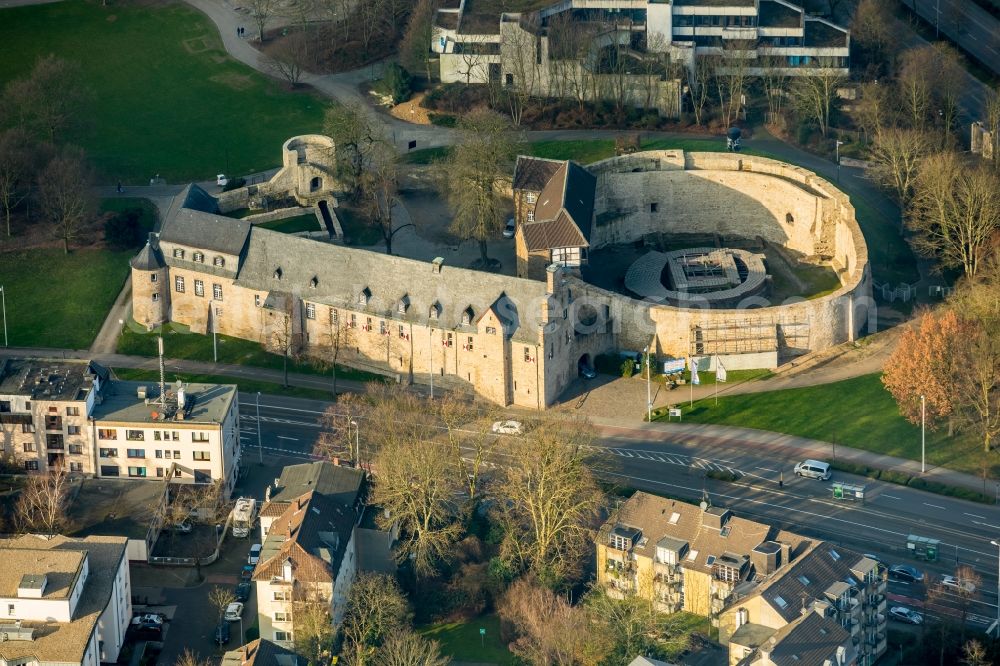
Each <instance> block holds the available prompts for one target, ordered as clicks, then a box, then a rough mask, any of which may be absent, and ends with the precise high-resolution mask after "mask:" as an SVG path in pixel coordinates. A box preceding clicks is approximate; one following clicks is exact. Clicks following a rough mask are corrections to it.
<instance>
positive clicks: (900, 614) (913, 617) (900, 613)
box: [889, 606, 924, 624]
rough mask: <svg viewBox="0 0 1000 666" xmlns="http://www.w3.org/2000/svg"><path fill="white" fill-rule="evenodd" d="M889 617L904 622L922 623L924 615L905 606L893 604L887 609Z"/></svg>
mask: <svg viewBox="0 0 1000 666" xmlns="http://www.w3.org/2000/svg"><path fill="white" fill-rule="evenodd" d="M889 617H891V618H892V619H893V620H899V621H900V622H905V623H906V624H923V621H924V616H923V615H921V614H920V613H918V612H917V611H915V610H913V609H911V608H907V607H906V606H893V607H892V608H890V609H889Z"/></svg>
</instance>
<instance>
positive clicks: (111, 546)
mask: <svg viewBox="0 0 1000 666" xmlns="http://www.w3.org/2000/svg"><path fill="white" fill-rule="evenodd" d="M125 544H126V539H125V538H124V537H96V536H91V537H87V538H86V539H71V538H68V537H64V536H38V535H26V536H22V537H19V538H16V539H3V540H0V562H3V566H2V567H0V609H3V612H2V619H0V635H2V636H3V640H0V663H2V664H21V665H25V666H98V664H101V663H114V662H116V661H117V660H118V657H119V652H120V650H121V648H122V644H123V643H124V640H125V631H126V629H127V628H128V624H129V621H130V620H131V617H132V597H131V585H130V581H129V569H128V560H127V559H126V557H125V547H126V545H125Z"/></svg>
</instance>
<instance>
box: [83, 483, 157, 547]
mask: <svg viewBox="0 0 1000 666" xmlns="http://www.w3.org/2000/svg"><path fill="white" fill-rule="evenodd" d="M165 491H166V484H164V483H163V481H162V480H161V481H153V480H148V481H140V480H131V479H83V480H82V481H81V483H80V490H79V491H78V492H77V494H76V498H75V499H74V500H73V503H72V504H71V505H70V508H69V517H70V520H71V521H72V523H73V524H74V525H78V526H79V528H78V529H77V530H76V531H75V532H73V535H74V536H80V537H85V536H90V535H101V536H123V537H128V538H129V539H145V538H146V534H147V533H148V532H149V525H150V522H151V520H152V518H153V516H154V515H155V513H156V510H157V508H158V507H159V506H160V502H161V501H162V500H163V493H164V492H165Z"/></svg>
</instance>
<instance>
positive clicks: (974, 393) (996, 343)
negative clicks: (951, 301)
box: [957, 313, 1000, 453]
mask: <svg viewBox="0 0 1000 666" xmlns="http://www.w3.org/2000/svg"><path fill="white" fill-rule="evenodd" d="M996 314H1000V313H995V314H994V317H995V316H996ZM994 321H995V320H994ZM991 328H993V329H996V325H995V324H994V326H992V327H991ZM998 333H1000V331H997V330H990V328H987V326H985V325H984V324H983V323H982V322H981V321H980V322H979V324H978V325H976V326H974V327H971V330H970V332H969V334H968V335H967V336H966V337H965V338H963V339H962V344H961V346H960V347H959V350H958V362H959V364H960V365H958V368H961V369H962V370H964V371H965V372H966V373H967V375H966V377H965V379H964V381H961V382H959V383H958V389H959V395H958V396H957V397H958V400H957V402H958V404H959V411H958V414H959V419H960V423H965V424H967V425H968V426H969V427H971V428H973V429H974V431H975V432H976V434H978V435H979V437H980V439H981V441H982V443H983V451H984V452H987V453H988V452H989V451H990V450H992V448H993V440H994V438H996V437H997V435H1000V338H998Z"/></svg>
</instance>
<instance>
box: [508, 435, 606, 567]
mask: <svg viewBox="0 0 1000 666" xmlns="http://www.w3.org/2000/svg"><path fill="white" fill-rule="evenodd" d="M587 441H588V435H587V431H586V426H585V425H583V424H568V425H558V426H557V425H555V424H547V425H544V426H542V427H539V428H536V429H535V430H532V431H530V432H529V433H527V434H526V435H524V436H523V437H517V438H512V440H511V441H510V442H509V444H508V451H509V455H510V457H509V460H510V463H509V464H508V465H506V466H504V467H503V468H502V469H501V470H500V473H499V479H498V480H497V486H496V489H495V491H494V494H495V495H496V496H497V497H501V498H503V501H502V502H498V503H497V505H496V507H495V514H496V518H497V520H498V523H499V524H500V525H501V527H502V529H503V531H504V541H503V545H502V555H503V556H504V557H505V558H506V559H508V560H509V561H511V562H513V563H514V564H515V566H518V567H519V568H521V569H532V570H534V571H535V572H536V573H537V574H538V575H539V577H540V579H541V580H542V581H543V582H546V583H547V584H552V585H557V584H560V583H564V582H566V581H569V580H572V579H573V578H574V577H575V576H576V574H577V573H578V572H579V571H580V567H581V565H582V557H583V556H584V553H585V552H586V547H587V545H589V544H590V543H591V538H592V535H593V523H594V520H595V519H596V517H597V512H598V510H599V509H600V507H601V505H602V503H603V500H604V496H603V494H602V493H601V491H600V489H599V488H598V486H597V483H596V481H595V480H594V477H593V474H592V473H591V471H590V469H589V468H588V467H587V465H586V456H585V454H584V449H583V446H584V445H585V444H586V443H587Z"/></svg>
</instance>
